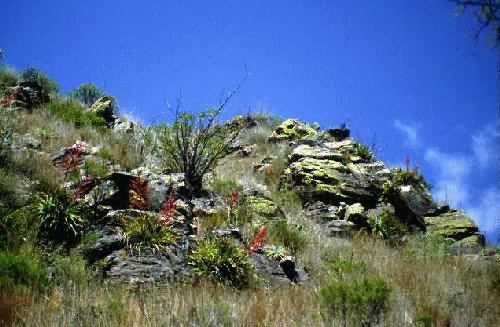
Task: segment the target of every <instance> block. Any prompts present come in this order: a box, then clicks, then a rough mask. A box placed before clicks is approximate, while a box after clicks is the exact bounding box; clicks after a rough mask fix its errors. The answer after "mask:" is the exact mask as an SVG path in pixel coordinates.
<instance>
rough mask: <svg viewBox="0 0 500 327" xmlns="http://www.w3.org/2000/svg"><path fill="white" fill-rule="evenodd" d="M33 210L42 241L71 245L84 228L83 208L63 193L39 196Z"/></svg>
mask: <svg viewBox="0 0 500 327" xmlns="http://www.w3.org/2000/svg"><path fill="white" fill-rule="evenodd" d="M35 209H36V215H37V218H38V219H39V220H40V237H41V238H42V239H43V240H46V241H49V242H55V243H65V244H72V243H73V242H74V241H76V240H78V238H79V237H80V236H81V234H82V232H83V230H84V227H85V219H84V218H83V208H82V207H81V206H79V205H77V204H75V203H73V202H72V201H71V199H70V198H69V197H68V195H67V194H66V193H65V192H64V191H58V192H54V193H51V194H44V195H42V196H40V197H39V198H38V199H37V201H36V203H35Z"/></svg>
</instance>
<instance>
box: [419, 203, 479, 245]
mask: <svg viewBox="0 0 500 327" xmlns="http://www.w3.org/2000/svg"><path fill="white" fill-rule="evenodd" d="M437 213H438V214H437V215H432V216H425V217H424V220H425V225H426V227H427V233H430V234H434V235H438V236H440V237H443V238H444V239H447V240H450V241H452V242H453V245H452V246H453V247H454V248H456V249H458V250H464V251H468V250H475V249H477V248H480V247H482V246H483V245H484V236H483V235H482V234H481V233H480V232H479V229H478V227H477V225H476V224H475V223H474V221H473V220H472V219H471V218H470V217H468V216H467V215H465V214H464V213H462V212H459V211H456V210H452V209H449V210H448V211H446V212H441V213H440V212H437Z"/></svg>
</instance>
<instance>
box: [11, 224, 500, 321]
mask: <svg viewBox="0 0 500 327" xmlns="http://www.w3.org/2000/svg"><path fill="white" fill-rule="evenodd" d="M318 235H321V234H318ZM313 245H314V246H316V251H315V252H313V251H312V247H311V249H310V251H311V252H310V253H309V254H310V255H312V257H313V259H311V260H310V262H309V263H310V264H312V263H314V262H315V264H317V265H318V266H317V267H316V270H317V271H318V272H320V274H318V275H313V276H312V280H310V281H309V282H306V283H305V284H303V285H302V286H291V285H290V286H282V287H280V288H274V289H248V290H244V291H237V290H234V289H229V288H223V287H218V286H213V285H207V284H202V285H193V286H190V285H172V284H171V285H156V286H155V285H140V286H131V285H123V284H122V285H119V284H107V285H100V284H99V283H96V284H94V285H90V286H87V287H81V288H77V287H73V288H71V287H66V288H65V287H63V288H56V289H55V290H54V291H52V292H51V293H50V294H47V295H46V296H37V295H32V296H31V298H30V300H29V301H26V297H24V298H23V301H22V304H21V305H20V306H19V309H18V311H17V312H18V313H17V322H16V324H15V326H193V327H194V326H214V327H215V326H273V327H274V326H276V327H277V326H280V327H281V326H319V327H321V326H325V327H326V326H329V325H328V324H326V323H325V322H323V320H322V317H321V311H320V306H319V301H318V290H319V289H320V288H321V285H322V283H321V281H322V280H323V279H324V276H325V273H326V266H327V264H326V263H325V262H327V261H326V260H325V258H327V257H330V260H331V258H335V257H338V256H339V255H340V256H349V257H352V258H353V260H355V261H358V262H363V263H364V264H365V265H366V267H367V269H368V271H367V273H369V274H370V275H372V276H373V275H375V276H378V277H381V278H383V279H384V280H385V281H386V282H387V283H388V285H389V286H390V288H391V289H392V292H391V296H390V299H389V311H388V312H386V313H385V314H384V315H383V316H382V320H381V323H380V326H381V327H382V326H383V327H392V326H408V327H420V326H435V327H445V326H458V327H462V326H463V327H469V326H470V327H477V326H484V327H495V326H500V306H499V305H498V297H499V295H500V292H499V288H498V287H499V284H498V283H499V282H498V280H499V279H498V277H499V276H500V275H499V274H500V267H499V265H498V264H495V263H492V262H491V263H487V262H486V261H484V260H483V261H473V260H471V259H470V258H468V257H456V256H432V255H422V256H420V255H414V254H411V253H412V252H411V251H408V250H411V249H408V248H404V247H403V248H401V249H394V248H391V247H389V246H387V245H386V244H385V243H384V242H382V241H380V240H374V239H371V238H368V237H366V236H360V237H355V238H354V239H353V240H352V241H351V245H349V243H347V242H346V241H339V240H335V239H332V238H330V239H328V240H327V239H323V237H321V236H318V239H317V243H314V244H313ZM412 246H413V245H412ZM429 321H432V324H429V325H427V323H429ZM356 323H357V322H356V320H355V319H354V318H353V319H351V320H349V321H348V322H347V323H346V326H357V325H356ZM339 326H342V325H339Z"/></svg>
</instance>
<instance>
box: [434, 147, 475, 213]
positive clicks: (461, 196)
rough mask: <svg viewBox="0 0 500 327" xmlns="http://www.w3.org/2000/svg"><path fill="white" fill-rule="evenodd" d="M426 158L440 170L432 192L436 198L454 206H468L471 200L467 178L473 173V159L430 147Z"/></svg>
mask: <svg viewBox="0 0 500 327" xmlns="http://www.w3.org/2000/svg"><path fill="white" fill-rule="evenodd" d="M425 160H426V161H427V162H428V163H429V164H430V165H432V166H434V167H435V168H436V169H437V170H438V174H437V178H436V182H435V185H434V187H433V192H432V193H433V195H434V198H435V199H436V200H437V201H439V202H446V203H449V204H450V205H451V206H453V207H462V208H463V207H464V206H466V205H467V204H468V201H469V188H468V186H467V182H466V178H467V177H468V175H469V174H470V173H471V169H472V162H471V160H470V159H468V158H466V157H464V156H461V155H455V154H449V153H444V152H441V151H440V150H438V149H428V150H427V151H426V152H425Z"/></svg>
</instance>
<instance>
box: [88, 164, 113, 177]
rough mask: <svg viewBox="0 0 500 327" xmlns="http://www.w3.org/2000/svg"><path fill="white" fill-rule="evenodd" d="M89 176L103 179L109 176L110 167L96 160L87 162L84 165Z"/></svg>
mask: <svg viewBox="0 0 500 327" xmlns="http://www.w3.org/2000/svg"><path fill="white" fill-rule="evenodd" d="M84 168H85V170H86V171H87V174H89V175H91V176H94V177H103V176H106V175H107V174H108V172H109V171H108V167H107V166H106V165H104V164H102V163H99V162H97V161H95V160H87V161H85V165H84Z"/></svg>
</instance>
